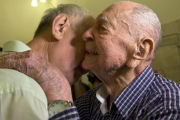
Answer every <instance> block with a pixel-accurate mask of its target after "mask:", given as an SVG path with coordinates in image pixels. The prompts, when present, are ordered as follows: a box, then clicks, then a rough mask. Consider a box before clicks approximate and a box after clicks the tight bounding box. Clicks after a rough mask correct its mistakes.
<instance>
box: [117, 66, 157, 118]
mask: <svg viewBox="0 0 180 120" xmlns="http://www.w3.org/2000/svg"><path fill="white" fill-rule="evenodd" d="M154 78H155V75H154V72H153V70H152V68H151V67H150V66H148V67H146V69H145V70H144V71H143V72H142V73H141V74H140V75H139V76H138V77H137V78H136V79H135V80H133V82H132V83H131V84H130V85H129V86H128V87H127V88H126V89H125V90H124V91H123V92H122V93H121V94H120V95H119V96H118V97H117V98H116V99H115V100H114V103H115V105H116V107H117V109H118V110H119V112H120V113H121V115H122V116H123V117H128V116H129V114H130V113H131V112H132V111H133V110H134V109H135V107H136V106H137V105H138V104H139V102H140V100H141V99H142V98H143V96H144V95H145V93H146V91H147V90H148V88H149V86H150V85H151V83H152V81H153V80H154Z"/></svg>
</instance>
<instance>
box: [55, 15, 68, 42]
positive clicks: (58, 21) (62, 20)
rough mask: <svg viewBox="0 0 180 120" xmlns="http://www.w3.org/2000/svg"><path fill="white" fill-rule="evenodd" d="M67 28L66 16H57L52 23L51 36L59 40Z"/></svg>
mask: <svg viewBox="0 0 180 120" xmlns="http://www.w3.org/2000/svg"><path fill="white" fill-rule="evenodd" d="M68 26H69V19H68V16H67V15H66V14H59V15H57V16H56V17H55V18H54V20H53V23H52V35H53V36H54V38H55V39H57V40H61V39H62V38H63V36H64V33H65V31H66V29H67V27H68Z"/></svg>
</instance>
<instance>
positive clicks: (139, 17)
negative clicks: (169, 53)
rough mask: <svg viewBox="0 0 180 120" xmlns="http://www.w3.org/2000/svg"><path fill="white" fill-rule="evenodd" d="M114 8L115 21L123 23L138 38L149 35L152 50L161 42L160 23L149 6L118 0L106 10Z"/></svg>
mask: <svg viewBox="0 0 180 120" xmlns="http://www.w3.org/2000/svg"><path fill="white" fill-rule="evenodd" d="M111 9H116V10H115V12H117V11H118V13H117V14H115V15H116V18H117V21H118V22H121V23H123V24H124V26H125V28H126V29H127V31H128V33H129V34H130V35H131V36H132V37H133V38H135V39H136V40H139V39H140V38H142V37H149V38H151V39H152V40H153V41H154V43H155V48H154V52H155V51H156V50H157V48H158V46H159V45H160V43H161V39H162V38H161V24H160V21H159V19H158V16H157V15H156V14H155V13H154V11H153V10H151V9H150V8H149V7H147V6H145V5H142V4H139V3H134V2H131V1H120V2H117V3H115V4H113V5H112V6H110V7H109V8H107V9H106V10H111Z"/></svg>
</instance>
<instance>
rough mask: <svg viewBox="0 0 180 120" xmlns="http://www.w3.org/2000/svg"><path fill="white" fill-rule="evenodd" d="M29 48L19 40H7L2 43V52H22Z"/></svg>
mask: <svg viewBox="0 0 180 120" xmlns="http://www.w3.org/2000/svg"><path fill="white" fill-rule="evenodd" d="M28 50H31V48H29V47H28V46H27V45H26V44H24V43H23V42H21V41H17V40H12V41H8V42H6V43H5V44H4V45H3V51H2V53H8V52H23V51H28Z"/></svg>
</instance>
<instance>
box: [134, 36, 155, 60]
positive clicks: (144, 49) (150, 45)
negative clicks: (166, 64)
mask: <svg viewBox="0 0 180 120" xmlns="http://www.w3.org/2000/svg"><path fill="white" fill-rule="evenodd" d="M153 51H154V41H153V40H152V39H151V38H145V37H144V38H141V39H140V40H139V41H138V44H137V47H136V50H135V53H134V54H133V57H134V58H135V59H137V60H145V59H148V57H149V56H152V54H153Z"/></svg>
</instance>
